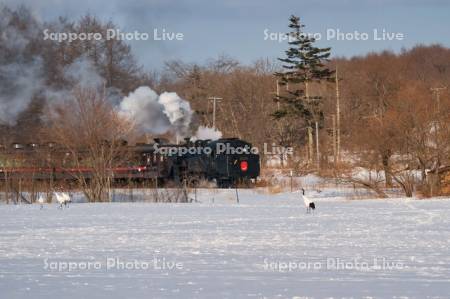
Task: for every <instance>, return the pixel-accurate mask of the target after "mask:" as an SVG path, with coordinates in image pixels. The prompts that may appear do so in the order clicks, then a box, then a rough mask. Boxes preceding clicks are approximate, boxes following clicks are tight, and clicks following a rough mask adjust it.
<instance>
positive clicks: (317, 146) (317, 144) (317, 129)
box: [315, 120, 320, 170]
mask: <svg viewBox="0 0 450 299" xmlns="http://www.w3.org/2000/svg"><path fill="white" fill-rule="evenodd" d="M315 124H316V159H317V170H320V151H319V122H318V121H317V120H316V122H315Z"/></svg>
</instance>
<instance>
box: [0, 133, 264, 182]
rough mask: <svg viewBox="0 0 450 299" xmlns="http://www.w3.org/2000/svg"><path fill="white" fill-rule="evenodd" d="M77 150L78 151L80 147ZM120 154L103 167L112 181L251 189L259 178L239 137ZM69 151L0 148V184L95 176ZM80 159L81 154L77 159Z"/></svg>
mask: <svg viewBox="0 0 450 299" xmlns="http://www.w3.org/2000/svg"><path fill="white" fill-rule="evenodd" d="M79 151H83V150H82V149H80V150H79ZM119 152H120V155H121V156H123V157H126V158H125V159H123V161H121V162H120V163H119V164H116V165H115V166H113V167H111V168H110V169H108V170H107V171H108V173H110V175H111V178H112V180H113V183H127V182H137V183H146V182H148V183H152V182H155V183H156V184H158V186H164V185H167V184H170V183H172V184H182V183H186V182H187V183H189V184H198V183H199V182H201V181H210V182H215V183H216V184H217V186H218V187H221V188H228V187H232V186H236V185H238V184H245V185H251V184H252V183H254V182H255V181H256V180H257V178H258V177H259V175H260V157H259V154H258V153H257V152H256V151H254V149H253V147H252V144H251V143H249V142H246V141H244V140H241V139H238V138H222V139H218V140H196V141H191V140H190V139H185V140H184V142H182V143H180V144H171V143H167V142H164V141H162V140H161V139H155V140H154V142H153V143H148V144H143V143H138V144H135V145H128V144H127V143H126V142H123V143H122V145H121V146H120V151H119ZM72 154H73V152H70V151H68V150H67V149H65V148H64V147H63V146H60V145H58V144H56V143H53V142H48V143H45V144H34V143H32V144H27V145H22V144H19V143H14V144H12V145H11V146H10V147H5V146H2V147H0V181H6V180H14V179H15V180H36V181H52V182H56V181H71V180H72V181H73V180H75V179H77V178H80V177H82V178H83V179H85V180H86V181H89V179H91V178H92V177H93V176H94V175H95V174H94V173H95V169H94V167H92V166H90V165H89V164H90V163H88V162H84V164H83V162H82V161H81V162H80V161H78V162H77V163H73V159H70V156H71V155H72ZM80 156H82V155H80Z"/></svg>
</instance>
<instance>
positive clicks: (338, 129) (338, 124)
mask: <svg viewBox="0 0 450 299" xmlns="http://www.w3.org/2000/svg"><path fill="white" fill-rule="evenodd" d="M339 96H340V94H339V77H338V67H337V65H336V136H335V137H334V138H336V139H337V144H336V157H337V162H339V161H340V159H341V107H340V98H339Z"/></svg>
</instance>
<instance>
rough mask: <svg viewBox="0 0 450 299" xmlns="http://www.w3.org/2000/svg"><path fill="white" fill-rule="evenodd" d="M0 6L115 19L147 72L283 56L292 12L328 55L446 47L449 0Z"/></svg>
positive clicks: (44, 14) (25, 0) (27, 0)
mask: <svg viewBox="0 0 450 299" xmlns="http://www.w3.org/2000/svg"><path fill="white" fill-rule="evenodd" d="M0 4H5V5H7V6H9V7H12V8H14V7H17V5H20V4H24V5H25V6H27V7H29V8H31V10H32V11H33V13H34V14H35V15H36V16H37V17H38V18H39V19H41V20H42V21H52V20H55V19H56V18H58V17H59V16H65V17H68V18H70V19H72V20H77V19H78V18H80V17H81V16H83V15H85V14H87V13H89V14H92V15H95V16H98V17H99V18H100V19H102V20H104V21H112V22H114V23H115V24H117V25H118V26H119V28H120V30H121V31H122V32H124V33H130V32H131V33H134V31H137V32H139V33H140V34H142V33H147V34H148V36H149V38H148V40H130V41H128V43H130V44H131V46H132V48H133V51H134V53H135V54H136V56H137V58H138V61H139V63H140V64H143V65H144V66H145V68H146V69H147V70H154V69H159V68H161V67H162V66H163V63H164V61H167V60H173V59H181V60H183V61H185V62H193V63H204V62H205V61H207V60H208V59H211V58H215V57H218V56H219V55H222V54H226V55H229V56H231V57H233V58H236V59H238V60H239V61H241V62H243V63H251V62H253V61H255V60H257V59H258V58H269V59H275V58H276V57H280V56H283V51H284V50H285V49H286V48H287V42H286V41H283V42H280V41H279V40H277V39H278V38H283V36H282V35H279V34H278V33H285V32H287V31H288V18H289V16H290V15H291V14H295V15H297V16H299V17H300V18H301V20H302V22H303V23H304V24H305V25H306V27H305V31H306V32H308V33H310V34H315V36H316V37H319V40H318V44H319V45H320V46H323V47H325V46H326V47H332V56H334V57H336V56H346V57H351V56H355V55H363V54H366V53H369V52H373V51H382V50H392V51H400V50H401V49H402V48H411V47H413V46H414V45H416V44H433V43H439V44H442V45H444V46H447V47H449V46H450V36H449V34H448V30H449V29H450V18H449V15H450V1H445V0H430V1H419V0H410V1H407V0H394V1H387V0H379V1H375V0H360V1H355V0H343V1H332V0H322V1H313V0H286V1H283V2H281V1H269V0H259V1H257V0H248V1H238V0H229V1H214V0H192V1H176V0H173V1H170V0H147V1H143V0H141V1H139V0H130V1H121V0H77V1H63V0H0ZM154 30H157V38H161V37H162V36H161V34H162V32H163V31H165V32H166V33H168V34H171V33H174V34H176V33H181V34H182V35H183V37H182V40H165V41H164V40H154V38H155V35H154V34H155V32H154ZM375 30H376V31H377V33H375ZM383 33H384V35H383ZM141 36H142V35H141ZM169 36H170V35H169ZM167 37H168V36H167V35H166V38H167ZM172 37H173V36H172Z"/></svg>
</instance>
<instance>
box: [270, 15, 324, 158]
mask: <svg viewBox="0 0 450 299" xmlns="http://www.w3.org/2000/svg"><path fill="white" fill-rule="evenodd" d="M289 21H290V24H289V28H291V32H289V33H288V36H289V41H288V44H289V46H290V47H289V49H288V50H286V51H285V53H286V57H285V58H278V60H280V61H281V62H282V67H283V71H282V72H277V73H275V76H276V77H277V78H278V82H280V84H281V85H286V86H288V87H289V88H288V89H287V91H286V92H283V93H282V94H277V96H276V98H275V100H276V101H279V102H281V103H283V105H280V106H279V109H278V110H277V111H276V112H275V113H274V117H275V118H277V119H280V118H284V117H288V116H292V117H300V118H302V119H303V120H304V121H305V122H306V124H307V126H308V132H309V143H310V158H311V155H312V137H311V136H312V135H311V129H312V126H313V124H314V123H317V122H319V123H320V122H321V121H322V120H323V111H322V107H321V106H322V98H321V97H320V96H317V95H311V93H310V90H309V89H310V88H309V83H311V82H322V81H324V80H331V79H332V76H333V71H331V70H329V69H328V68H327V67H326V65H325V62H326V61H327V59H328V58H329V56H330V50H331V48H318V47H316V46H314V43H315V42H316V40H315V39H314V38H313V37H310V36H309V35H308V34H306V33H304V32H303V28H304V27H305V26H304V25H303V24H301V22H300V18H299V17H296V16H294V15H292V16H291V17H290V18H289Z"/></svg>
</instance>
